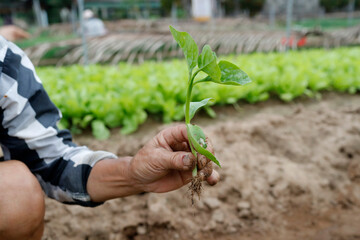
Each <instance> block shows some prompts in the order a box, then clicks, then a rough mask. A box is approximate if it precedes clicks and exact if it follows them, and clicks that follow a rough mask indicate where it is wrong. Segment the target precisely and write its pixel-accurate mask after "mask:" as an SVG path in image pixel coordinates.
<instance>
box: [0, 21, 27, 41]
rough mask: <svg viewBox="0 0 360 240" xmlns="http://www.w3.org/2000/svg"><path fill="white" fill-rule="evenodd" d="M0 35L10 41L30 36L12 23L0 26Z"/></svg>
mask: <svg viewBox="0 0 360 240" xmlns="http://www.w3.org/2000/svg"><path fill="white" fill-rule="evenodd" d="M0 35H2V36H3V37H4V38H6V39H7V40H8V41H11V42H13V41H16V40H21V39H25V38H29V37H30V35H29V34H28V33H27V32H25V31H24V30H22V29H21V28H19V27H16V26H13V25H10V26H4V27H0Z"/></svg>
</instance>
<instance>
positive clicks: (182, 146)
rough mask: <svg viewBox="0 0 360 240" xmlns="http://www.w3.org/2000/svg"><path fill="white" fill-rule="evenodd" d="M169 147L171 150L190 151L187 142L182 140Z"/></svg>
mask: <svg viewBox="0 0 360 240" xmlns="http://www.w3.org/2000/svg"><path fill="white" fill-rule="evenodd" d="M171 149H172V150H173V151H183V152H190V147H189V144H188V143H187V142H182V143H178V144H175V145H174V146H172V147H171Z"/></svg>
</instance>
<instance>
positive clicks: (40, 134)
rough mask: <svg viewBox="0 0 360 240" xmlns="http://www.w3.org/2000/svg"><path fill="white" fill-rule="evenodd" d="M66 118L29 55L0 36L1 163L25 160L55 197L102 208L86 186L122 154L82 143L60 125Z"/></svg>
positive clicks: (48, 191)
mask: <svg viewBox="0 0 360 240" xmlns="http://www.w3.org/2000/svg"><path fill="white" fill-rule="evenodd" d="M59 91H61V89H59ZM60 119H61V112H60V111H59V110H58V109H57V108H56V106H55V105H54V104H53V103H52V102H51V100H50V99H49V97H48V95H47V93H46V91H45V90H44V88H43V86H42V83H41V81H40V79H39V78H38V76H37V75H36V73H35V69H34V66H33V64H32V63H31V61H30V60H29V58H28V57H27V56H26V55H25V53H24V52H23V51H22V50H21V49H19V48H18V47H17V46H16V45H14V44H13V43H11V42H8V41H6V40H5V39H4V38H3V37H1V36H0V144H1V148H2V151H3V155H4V156H3V157H2V158H0V161H6V160H11V159H12V160H19V161H22V162H24V163H25V164H26V165H27V166H28V167H29V169H30V171H31V172H32V173H33V174H34V175H35V176H36V177H37V179H38V180H39V182H40V185H41V186H42V188H43V190H44V192H45V193H46V195H47V196H49V197H50V198H53V199H56V200H58V201H60V202H63V203H67V204H79V205H82V206H89V207H93V206H97V205H98V203H94V202H92V201H91V199H90V196H89V195H88V193H87V190H86V184H87V180H88V177H89V174H90V171H91V169H92V167H93V166H94V164H95V163H96V162H98V161H99V160H102V159H105V158H116V156H115V155H114V154H112V153H108V152H104V151H97V152H94V151H91V150H89V149H88V148H87V147H80V146H77V145H76V144H74V143H73V142H72V137H71V134H70V132H69V131H68V130H59V129H58V128H57V122H58V121H59V120H60ZM0 167H1V166H0ZM14 174H16V173H14Z"/></svg>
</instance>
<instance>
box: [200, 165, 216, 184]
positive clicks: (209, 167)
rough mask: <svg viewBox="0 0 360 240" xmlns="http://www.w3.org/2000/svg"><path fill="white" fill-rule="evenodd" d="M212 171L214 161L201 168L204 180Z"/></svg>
mask: <svg viewBox="0 0 360 240" xmlns="http://www.w3.org/2000/svg"><path fill="white" fill-rule="evenodd" d="M212 171H213V164H212V162H208V163H207V164H206V166H205V167H204V168H203V169H201V170H200V172H199V174H200V176H201V178H202V180H206V179H207V178H208V177H210V176H211V174H212Z"/></svg>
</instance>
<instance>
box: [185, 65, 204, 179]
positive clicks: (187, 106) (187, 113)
mask: <svg viewBox="0 0 360 240" xmlns="http://www.w3.org/2000/svg"><path fill="white" fill-rule="evenodd" d="M200 71H201V70H200V69H199V70H197V71H196V72H195V73H194V75H192V70H191V71H189V81H188V89H187V93H186V103H185V123H186V125H188V124H190V102H191V92H192V88H193V82H194V79H195V77H196V75H197V74H198V73H199V72H200ZM187 131H188V135H190V132H189V128H188V127H187ZM189 145H190V149H191V152H192V154H193V155H194V156H195V157H196V158H197V153H196V151H195V149H194V147H193V143H192V142H191V140H190V137H189ZM192 175H193V177H195V176H196V175H197V163H196V164H195V167H194V169H193V171H192Z"/></svg>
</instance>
